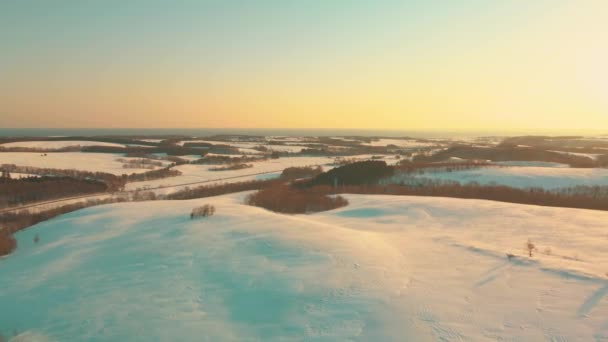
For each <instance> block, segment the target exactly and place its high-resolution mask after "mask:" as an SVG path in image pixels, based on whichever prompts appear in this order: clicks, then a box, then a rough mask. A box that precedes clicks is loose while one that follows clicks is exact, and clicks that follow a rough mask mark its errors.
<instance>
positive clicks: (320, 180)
mask: <svg viewBox="0 0 608 342" xmlns="http://www.w3.org/2000/svg"><path fill="white" fill-rule="evenodd" d="M394 171H395V169H394V168H393V167H392V166H389V165H387V164H386V162H385V161H380V160H367V161H361V162H356V163H352V164H347V165H344V166H340V167H337V168H334V169H331V170H329V171H328V172H324V173H322V174H320V175H318V176H316V177H315V178H314V179H312V180H311V181H310V182H309V183H308V186H316V185H330V186H336V185H360V184H373V183H376V182H377V181H378V180H380V179H382V178H385V177H389V176H391V175H393V173H394Z"/></svg>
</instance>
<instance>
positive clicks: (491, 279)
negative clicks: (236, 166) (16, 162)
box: [0, 194, 608, 341]
mask: <svg viewBox="0 0 608 342" xmlns="http://www.w3.org/2000/svg"><path fill="white" fill-rule="evenodd" d="M243 196H244V194H232V195H226V196H220V197H214V198H205V199H198V200H190V201H157V202H140V203H122V204H112V205H106V206H99V207H93V208H88V209H84V210H81V211H78V212H74V213H70V214H66V215H63V216H61V217H59V218H56V219H53V220H51V221H47V222H43V223H40V224H38V225H36V226H34V227H32V228H30V229H27V230H25V231H22V232H19V233H18V234H16V238H17V239H18V242H19V248H18V249H17V251H16V252H15V253H14V254H12V255H10V256H8V257H6V258H3V259H2V260H0V288H1V289H2V291H0V308H2V310H0V331H2V332H7V333H10V332H12V331H14V330H16V331H19V332H23V333H22V335H20V336H24V339H25V338H26V337H27V336H30V337H31V336H33V337H38V338H47V339H48V340H52V341H54V340H57V341H243V340H244V341H268V340H273V341H274V340H280V341H302V340H306V341H308V340H314V341H328V340H332V341H334V340H335V341H344V340H361V341H495V340H507V341H543V340H545V341H591V340H605V339H607V338H608V325H607V324H606V317H608V301H607V299H606V295H607V294H608V281H607V280H606V276H605V273H606V271H607V270H608V247H606V246H608V244H607V243H606V242H607V241H606V239H607V238H608V237H607V235H606V222H608V213H606V212H599V211H589V210H579V209H563V208H548V207H537V206H526V205H516V204H507V203H499V202H490V201H480V200H461V199H446V198H417V197H398V196H370V195H357V196H356V195H352V196H347V198H348V200H349V201H350V205H349V206H347V207H344V208H341V209H339V210H333V211H329V212H324V213H318V214H314V215H308V216H307V215H282V214H276V213H272V212H269V211H266V210H263V209H261V208H255V207H249V206H246V205H243V204H241V202H242V199H243ZM205 203H211V204H213V205H214V206H215V207H216V209H217V210H216V215H215V216H213V217H210V218H207V219H199V220H190V219H189V217H188V216H189V213H190V211H191V209H192V208H193V207H196V206H199V205H202V204H205ZM37 234H38V235H39V237H40V242H38V244H35V243H34V242H33V238H34V236H36V235H37ZM528 239H531V240H532V241H533V242H534V243H536V245H537V248H538V250H539V252H535V255H534V257H533V258H529V257H527V256H525V251H524V250H523V247H524V244H525V242H526V241H528ZM549 249H550V250H549ZM505 253H513V254H515V255H516V257H515V258H513V259H512V260H508V259H507V258H506V256H505Z"/></svg>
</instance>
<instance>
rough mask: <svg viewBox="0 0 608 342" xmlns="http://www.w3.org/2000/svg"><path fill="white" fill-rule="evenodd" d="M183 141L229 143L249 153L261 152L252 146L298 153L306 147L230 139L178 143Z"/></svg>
mask: <svg viewBox="0 0 608 342" xmlns="http://www.w3.org/2000/svg"><path fill="white" fill-rule="evenodd" d="M185 143H206V144H211V145H230V146H232V147H236V148H238V149H239V150H240V151H241V152H243V153H249V154H261V153H262V152H260V151H258V150H254V149H253V148H254V147H257V146H264V147H266V148H267V149H269V150H272V151H278V152H291V153H298V152H300V151H302V149H304V148H306V146H298V145H270V144H264V143H263V142H242V141H240V142H232V141H212V140H184V141H180V142H179V143H178V145H181V146H183V145H184V144H185Z"/></svg>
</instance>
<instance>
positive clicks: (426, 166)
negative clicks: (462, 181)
mask: <svg viewBox="0 0 608 342" xmlns="http://www.w3.org/2000/svg"><path fill="white" fill-rule="evenodd" d="M482 167H501V165H496V164H490V163H488V162H478V161H474V160H471V161H467V160H464V161H462V162H437V163H431V162H420V161H418V162H415V161H410V160H407V159H404V160H401V161H400V162H399V163H397V165H395V171H397V172H400V173H424V172H426V171H430V172H433V171H446V172H453V171H462V170H471V169H478V168H482Z"/></svg>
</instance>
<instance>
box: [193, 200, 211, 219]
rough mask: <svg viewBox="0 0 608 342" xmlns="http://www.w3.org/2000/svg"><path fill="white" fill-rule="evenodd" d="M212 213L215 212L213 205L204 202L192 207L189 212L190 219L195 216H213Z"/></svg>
mask: <svg viewBox="0 0 608 342" xmlns="http://www.w3.org/2000/svg"><path fill="white" fill-rule="evenodd" d="M213 214H215V207H214V206H212V205H211V204H205V205H203V206H201V207H196V208H194V209H192V212H191V213H190V219H194V218H197V217H209V216H213Z"/></svg>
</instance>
